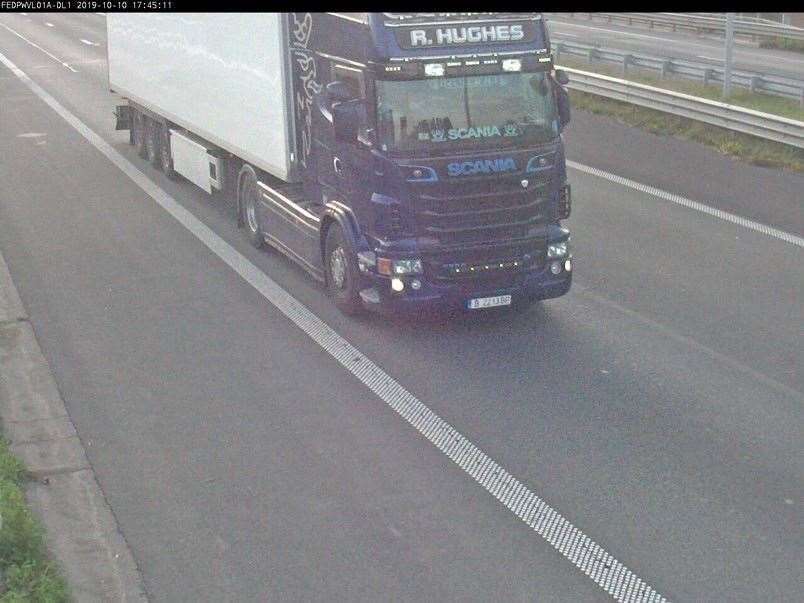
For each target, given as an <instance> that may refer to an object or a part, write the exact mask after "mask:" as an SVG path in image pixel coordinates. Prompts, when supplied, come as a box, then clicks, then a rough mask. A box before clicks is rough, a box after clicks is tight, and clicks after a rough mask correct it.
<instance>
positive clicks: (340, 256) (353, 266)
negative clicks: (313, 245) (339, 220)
mask: <svg viewBox="0 0 804 603" xmlns="http://www.w3.org/2000/svg"><path fill="white" fill-rule="evenodd" d="M353 256H354V254H353V253H352V251H351V250H350V249H349V246H348V245H347V244H346V240H345V238H344V236H343V231H342V230H341V227H340V225H339V224H333V225H332V226H330V227H329V230H328V231H327V239H326V242H325V243H324V271H325V273H326V276H327V290H328V291H329V294H330V296H331V297H332V299H333V301H334V302H335V306H336V307H337V308H338V309H339V310H340V311H341V312H343V313H344V314H348V315H355V314H359V313H361V312H362V310H363V304H362V302H361V301H360V291H359V286H360V275H359V273H358V270H357V261H356V259H355V258H354V257H353Z"/></svg>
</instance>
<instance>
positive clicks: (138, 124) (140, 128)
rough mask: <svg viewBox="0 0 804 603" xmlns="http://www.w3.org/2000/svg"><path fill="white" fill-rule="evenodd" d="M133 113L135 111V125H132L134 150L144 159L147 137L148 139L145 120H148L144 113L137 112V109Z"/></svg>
mask: <svg viewBox="0 0 804 603" xmlns="http://www.w3.org/2000/svg"><path fill="white" fill-rule="evenodd" d="M133 111H134V116H133V124H132V134H133V136H132V138H133V140H134V150H136V151H137V155H139V156H140V157H142V158H143V159H144V158H145V137H146V133H145V126H146V124H145V120H146V117H145V116H144V115H143V114H142V113H140V112H139V111H137V110H136V109H134V110H133Z"/></svg>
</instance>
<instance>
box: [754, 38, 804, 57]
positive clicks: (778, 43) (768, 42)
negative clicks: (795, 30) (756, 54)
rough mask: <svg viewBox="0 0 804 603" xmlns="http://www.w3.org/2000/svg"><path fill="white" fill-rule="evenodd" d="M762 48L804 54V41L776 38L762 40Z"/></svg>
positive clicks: (760, 44)
mask: <svg viewBox="0 0 804 603" xmlns="http://www.w3.org/2000/svg"><path fill="white" fill-rule="evenodd" d="M759 47H760V48H778V49H780V50H792V51H793V52H802V53H804V40H793V39H791V38H782V37H781V36H775V37H772V38H762V40H761V41H760V43H759Z"/></svg>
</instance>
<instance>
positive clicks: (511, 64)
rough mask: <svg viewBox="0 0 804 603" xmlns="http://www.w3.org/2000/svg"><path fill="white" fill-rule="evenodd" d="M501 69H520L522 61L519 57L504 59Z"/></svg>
mask: <svg viewBox="0 0 804 603" xmlns="http://www.w3.org/2000/svg"><path fill="white" fill-rule="evenodd" d="M502 68H503V71H522V61H520V60H519V59H505V60H504V61H503V62H502Z"/></svg>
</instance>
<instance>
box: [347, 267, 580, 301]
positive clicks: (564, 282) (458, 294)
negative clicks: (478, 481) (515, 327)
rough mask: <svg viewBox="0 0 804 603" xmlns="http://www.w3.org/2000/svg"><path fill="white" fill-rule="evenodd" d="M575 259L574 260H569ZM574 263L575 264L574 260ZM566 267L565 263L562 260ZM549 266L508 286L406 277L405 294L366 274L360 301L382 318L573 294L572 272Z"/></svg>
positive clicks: (502, 282)
mask: <svg viewBox="0 0 804 603" xmlns="http://www.w3.org/2000/svg"><path fill="white" fill-rule="evenodd" d="M569 259H571V258H569ZM571 261H572V262H573V263H574V260H571ZM562 264H563V260H562ZM549 266H550V264H549V262H548V263H546V264H545V265H543V266H540V267H539V268H537V269H535V270H533V271H530V272H524V273H520V274H517V275H511V278H510V279H508V282H505V279H497V280H496V281H495V282H492V283H490V282H487V281H483V280H474V279H467V280H465V281H443V280H435V279H429V278H428V277H427V275H426V274H425V275H418V276H406V277H402V280H403V282H404V283H405V287H404V289H403V290H402V291H401V292H395V291H393V290H392V289H391V278H390V277H386V276H381V275H378V274H376V273H370V274H363V275H362V277H363V288H362V290H361V292H360V297H361V299H362V301H363V305H364V306H365V307H366V308H367V309H369V310H372V311H375V312H379V313H381V314H404V313H417V312H423V311H432V310H466V309H467V302H468V300H470V299H474V298H479V297H494V296H498V295H510V296H511V305H520V304H523V303H528V302H531V301H535V300H539V299H551V298H554V297H561V296H562V295H564V294H565V293H567V292H568V291H569V290H570V287H571V285H572V272H573V271H574V266H573V268H572V270H571V271H569V272H568V271H566V270H563V269H562V271H561V273H560V274H557V275H554V274H552V273H551V272H550V267H549ZM414 279H418V280H419V281H420V282H421V288H420V289H418V290H415V289H413V288H412V287H411V282H412V281H413V280H414Z"/></svg>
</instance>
